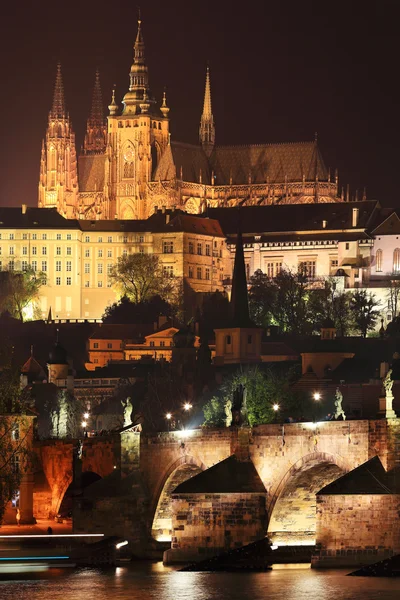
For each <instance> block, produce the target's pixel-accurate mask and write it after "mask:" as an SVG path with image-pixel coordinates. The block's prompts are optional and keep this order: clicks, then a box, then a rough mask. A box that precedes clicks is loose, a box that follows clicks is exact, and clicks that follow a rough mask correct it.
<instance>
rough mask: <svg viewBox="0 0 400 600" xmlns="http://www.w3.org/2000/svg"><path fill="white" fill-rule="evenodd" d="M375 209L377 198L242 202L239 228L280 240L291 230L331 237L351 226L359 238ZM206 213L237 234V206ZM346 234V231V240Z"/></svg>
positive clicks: (226, 232) (297, 232)
mask: <svg viewBox="0 0 400 600" xmlns="http://www.w3.org/2000/svg"><path fill="white" fill-rule="evenodd" d="M354 208H357V209H358V210H359V213H358V222H357V226H356V227H352V217H353V209H354ZM378 209H379V204H378V202H376V201H364V202H332V203H321V204H283V205H278V204H274V205H269V206H243V207H241V208H240V228H241V231H242V233H243V235H251V234H253V235H254V234H263V233H265V235H268V236H269V234H279V235H278V238H279V240H282V239H283V236H282V235H281V233H284V234H285V235H286V236H289V237H290V234H293V235H295V236H296V235H298V234H300V232H302V231H307V232H315V233H316V234H317V235H318V236H321V235H322V236H326V239H332V233H329V232H332V231H335V232H336V233H335V239H336V238H337V237H338V236H340V235H342V234H341V232H342V231H344V230H349V229H350V230H352V229H353V230H354V235H355V236H356V238H357V239H360V236H361V238H362V237H368V236H366V235H365V234H364V233H363V232H362V231H361V232H360V231H359V230H365V229H368V228H369V225H370V223H371V222H372V218H373V216H374V212H375V211H376V210H378ZM205 214H207V216H209V217H210V218H212V219H216V220H217V221H219V223H220V224H221V227H222V230H223V231H224V233H225V234H226V235H228V236H231V235H232V236H233V235H235V234H236V231H237V227H238V214H239V209H237V208H209V209H208V210H207V213H205ZM357 230H358V231H357ZM348 235H349V234H345V237H346V240H347V238H348ZM278 238H277V239H278Z"/></svg>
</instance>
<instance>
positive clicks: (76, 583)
mask: <svg viewBox="0 0 400 600" xmlns="http://www.w3.org/2000/svg"><path fill="white" fill-rule="evenodd" d="M293 567H294V565H290V566H289V567H287V568H282V567H281V566H280V568H279V569H276V570H275V569H274V570H272V571H268V572H265V573H180V572H178V571H176V570H173V569H170V568H166V567H163V566H162V564H161V563H137V564H136V565H132V564H130V565H129V566H127V567H125V566H124V567H118V568H116V569H107V570H100V569H79V570H69V569H63V570H56V569H54V570H53V569H52V570H50V571H48V572H47V573H45V574H43V575H41V576H39V575H38V576H37V578H28V577H27V578H26V579H20V580H17V581H16V580H13V581H7V580H4V579H2V580H0V599H1V600H8V599H13V600H16V599H18V600H28V599H29V600H39V599H40V600H89V599H90V600H92V599H93V600H106V599H107V600H128V599H129V600H136V599H137V600H242V599H243V600H247V599H249V600H325V599H326V600H386V599H399V598H400V578H397V579H390V578H372V577H347V576H346V574H347V573H348V571H347V570H343V571H342V570H336V571H319V570H312V569H310V568H304V566H302V567H301V568H300V567H299V568H293Z"/></svg>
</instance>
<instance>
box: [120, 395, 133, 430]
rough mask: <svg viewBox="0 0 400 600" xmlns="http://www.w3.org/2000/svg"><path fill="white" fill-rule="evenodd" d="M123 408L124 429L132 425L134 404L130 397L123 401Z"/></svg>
mask: <svg viewBox="0 0 400 600" xmlns="http://www.w3.org/2000/svg"><path fill="white" fill-rule="evenodd" d="M121 404H122V407H123V409H124V427H128V425H131V424H132V410H133V406H132V402H131V399H130V397H129V396H128V397H127V399H126V400H121Z"/></svg>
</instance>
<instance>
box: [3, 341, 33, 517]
mask: <svg viewBox="0 0 400 600" xmlns="http://www.w3.org/2000/svg"><path fill="white" fill-rule="evenodd" d="M2 350H3V352H2V354H3V360H1V357H0V364H2V365H3V366H2V367H1V371H0V521H1V520H2V518H3V515H4V512H5V509H6V506H7V504H8V502H10V500H11V499H12V498H13V496H14V495H15V493H16V492H17V490H18V489H19V487H20V484H21V479H22V475H23V473H24V471H26V469H27V467H28V465H29V463H30V462H31V461H32V451H31V441H32V437H33V418H32V417H30V416H28V415H27V411H28V409H29V403H30V395H29V392H28V391H27V390H22V391H21V390H20V382H19V371H18V369H15V368H14V367H13V364H12V352H11V350H10V349H5V348H4V347H3V348H2ZM4 356H5V358H4Z"/></svg>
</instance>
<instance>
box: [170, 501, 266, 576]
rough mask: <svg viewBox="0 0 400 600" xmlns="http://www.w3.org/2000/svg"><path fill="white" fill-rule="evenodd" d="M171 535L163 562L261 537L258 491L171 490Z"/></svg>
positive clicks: (262, 511)
mask: <svg viewBox="0 0 400 600" xmlns="http://www.w3.org/2000/svg"><path fill="white" fill-rule="evenodd" d="M172 505H173V507H172V509H173V521H172V527H173V537H172V544H171V550H167V551H166V552H165V553H164V563H165V564H173V563H179V562H191V561H196V560H202V559H204V558H208V557H209V556H214V555H216V554H220V553H221V552H226V551H228V550H233V549H235V548H240V547H241V546H245V545H246V544H250V543H251V542H255V541H256V540H260V539H262V538H264V537H265V534H266V527H267V513H266V507H265V496H264V497H263V496H262V495H261V494H251V493H247V494H245V493H237V494H179V495H178V494H172Z"/></svg>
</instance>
